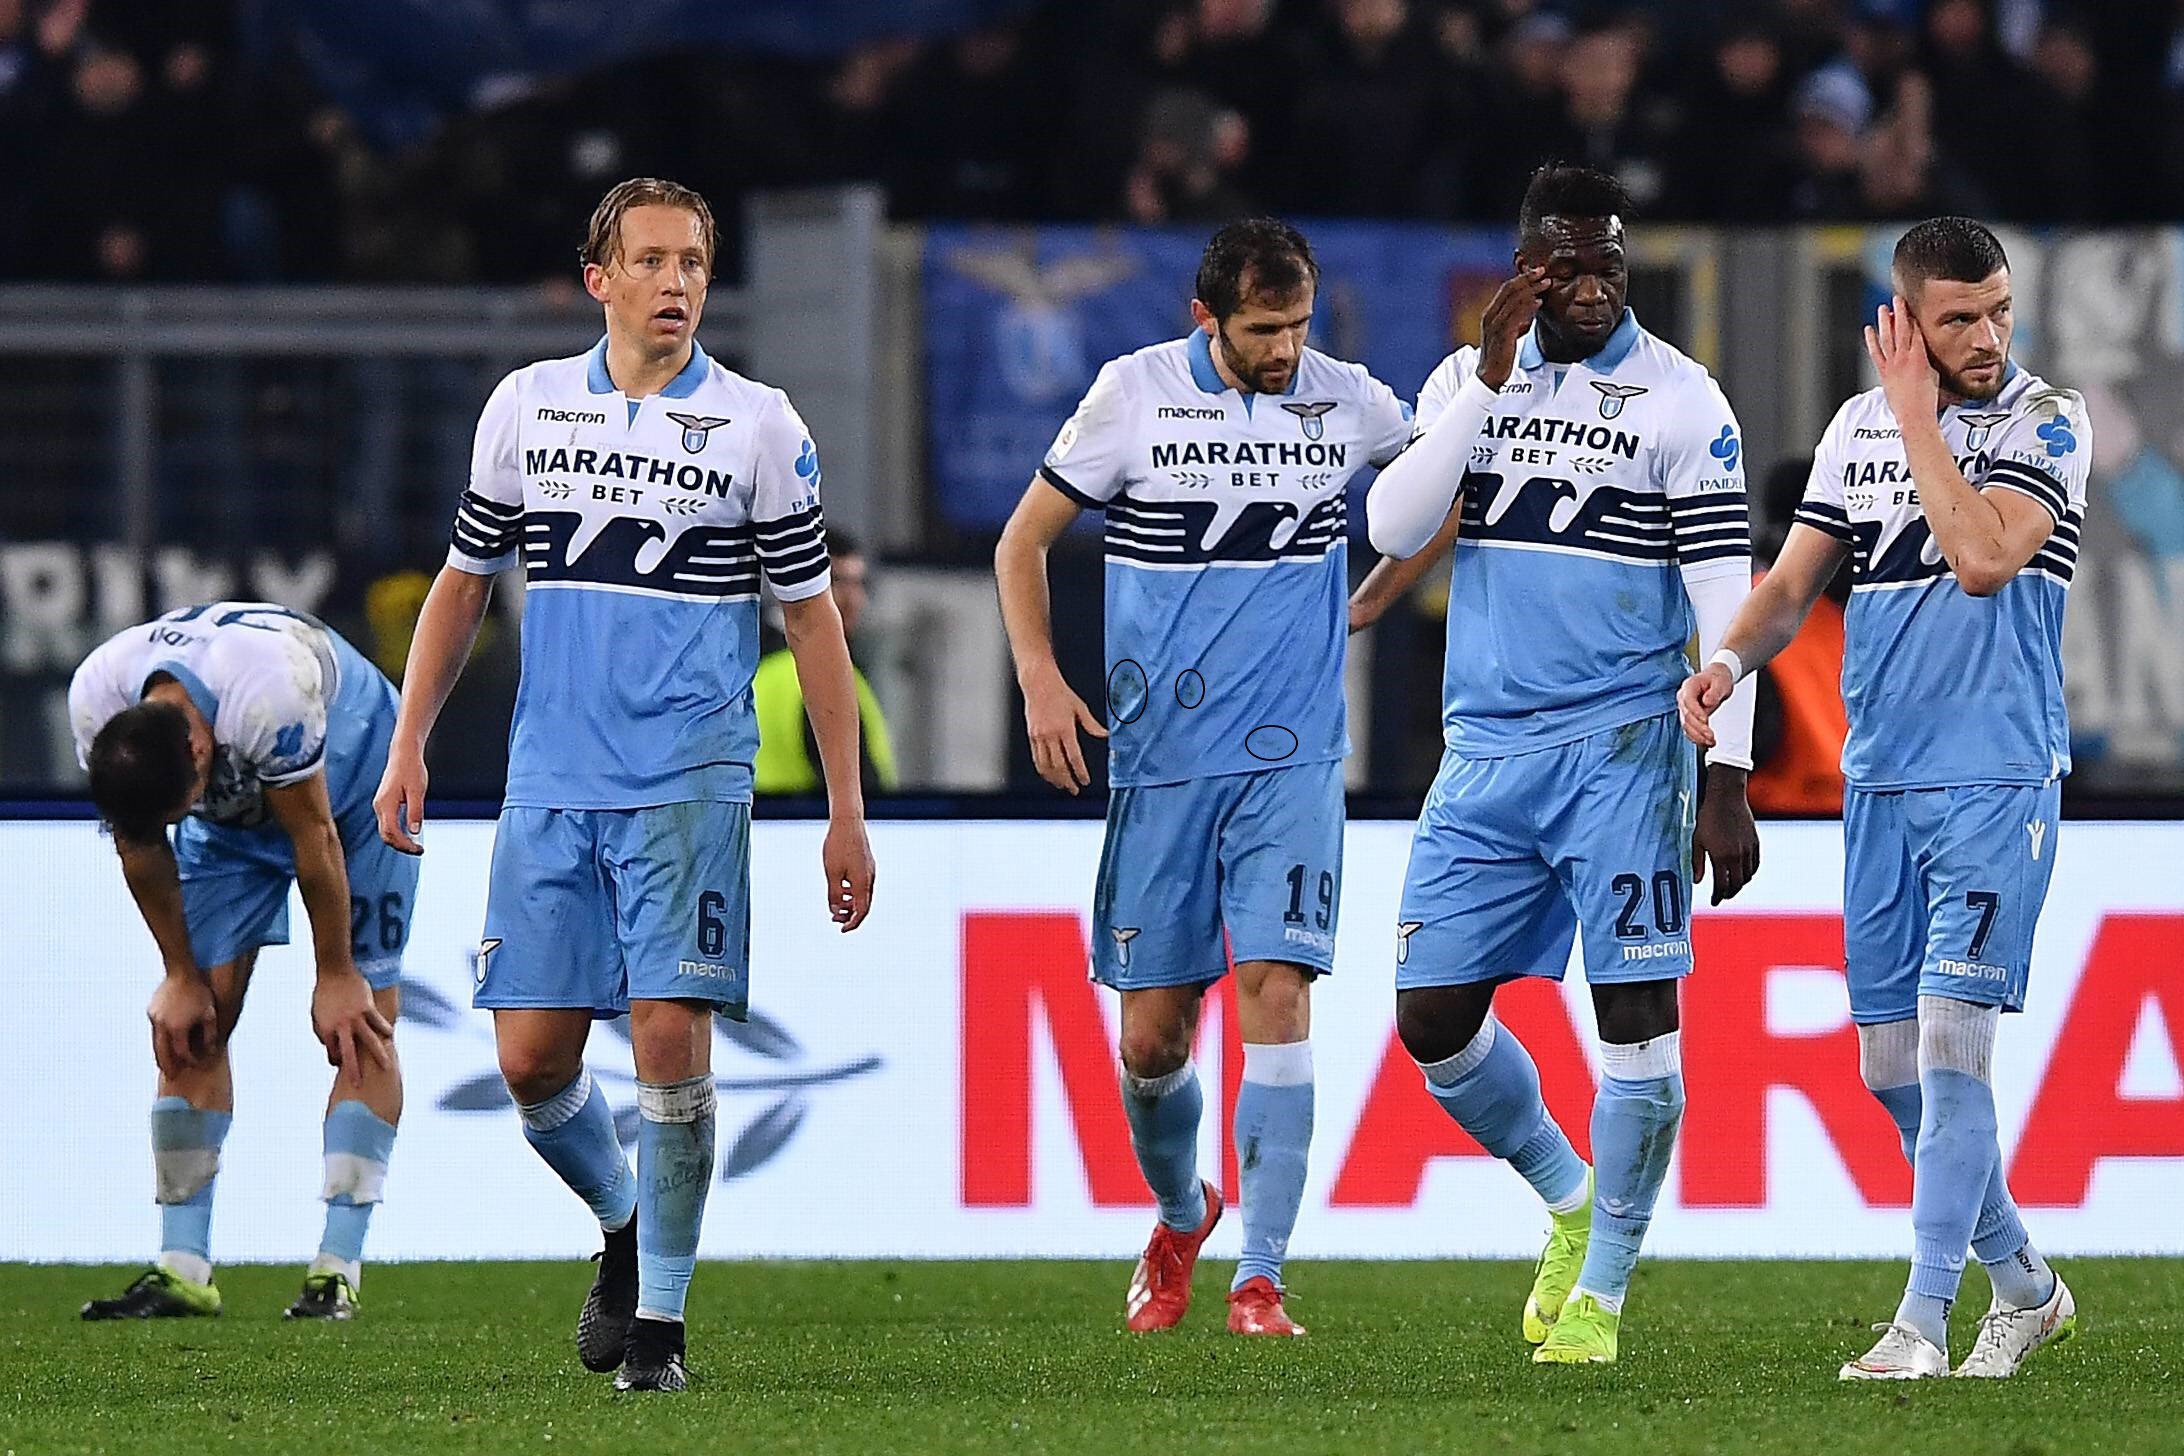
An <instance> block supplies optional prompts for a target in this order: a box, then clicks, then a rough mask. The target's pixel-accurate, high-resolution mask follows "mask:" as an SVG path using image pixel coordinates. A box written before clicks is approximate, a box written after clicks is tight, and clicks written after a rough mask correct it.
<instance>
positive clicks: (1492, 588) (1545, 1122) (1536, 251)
mask: <svg viewBox="0 0 2184 1456" xmlns="http://www.w3.org/2000/svg"><path fill="white" fill-rule="evenodd" d="M1625 211H1627V204H1626V201H1625V198H1624V196H1623V192H1622V189H1621V188H1620V187H1619V186H1618V185H1617V183H1616V182H1615V180H1614V179H1613V178H1612V177H1608V176H1605V175H1603V174H1601V173H1599V172H1595V171H1591V170H1589V169H1585V168H1581V167H1569V166H1559V165H1556V166H1548V167H1543V168H1541V169H1540V170H1539V171H1538V172H1536V173H1534V174H1533V177H1532V181H1531V185H1530V187H1529V189H1528V190H1527V191H1526V193H1525V198H1524V205H1523V211H1522V214H1521V217H1520V219H1519V224H1518V242H1517V252H1516V265H1517V274H1516V276H1515V277H1513V278H1511V279H1510V280H1509V281H1508V282H1506V283H1504V284H1503V285H1502V286H1501V288H1500V289H1499V290H1498V291H1497V292H1496V294H1495V295H1494V298H1493V301H1492V302H1491V304H1490V305H1489V306H1488V308H1487V310H1486V316H1485V320H1484V333H1483V347H1480V348H1469V347H1467V348H1464V349H1460V350H1458V351H1457V352H1456V353H1455V354H1454V355H1452V356H1450V357H1449V358H1448V359H1447V360H1445V361H1443V362H1442V364H1441V366H1440V367H1439V368H1438V369H1436V370H1435V371H1434V372H1433V375H1432V377H1431V378H1430V379H1428V380H1427V381H1426V386H1425V388H1424V389H1423V390H1422V391H1421V392H1420V395H1419V400H1418V437H1417V439H1416V440H1415V441H1414V442H1413V443H1412V445H1411V447H1410V449H1409V450H1408V451H1406V452H1405V453H1404V454H1403V456H1402V457H1401V458H1400V459H1398V460H1397V461H1396V462H1395V463H1394V464H1393V465H1392V466H1390V467H1389V468H1388V470H1387V471H1386V472H1384V473H1383V474H1382V475H1381V477H1380V479H1379V481H1378V482H1377V483H1376V484H1375V485H1374V486H1373V489H1372V492H1371V493H1370V494H1369V495H1368V496H1367V497H1366V513H1367V519H1368V524H1369V527H1370V530H1371V535H1372V542H1373V545H1374V546H1375V547H1376V548H1378V549H1379V550H1380V551H1381V552H1382V553H1383V554H1384V555H1386V556H1388V557H1390V558H1394V559H1393V560H1390V561H1384V562H1382V563H1381V564H1380V565H1379V566H1377V567H1375V568H1374V571H1373V574H1372V576H1370V577H1368V578H1367V580H1366V582H1365V584H1364V585H1363V586H1361V587H1360V588H1359V598H1360V602H1359V605H1360V607H1361V608H1365V609H1366V610H1364V611H1363V612H1362V613H1361V616H1362V617H1364V618H1365V619H1369V618H1370V615H1371V611H1370V607H1371V605H1372V604H1373V603H1385V602H1386V601H1387V600H1389V599H1390V598H1392V596H1394V595H1395V594H1396V593H1397V592H1399V591H1400V590H1402V589H1405V588H1407V586H1408V585H1409V583H1410V582H1413V581H1415V580H1416V579H1417V578H1418V577H1419V576H1420V575H1421V574H1423V572H1424V570H1425V569H1426V566H1427V564H1428V563H1430V562H1431V561H1432V560H1433V559H1434V557H1436V556H1437V555H1438V554H1439V552H1440V551H1441V549H1442V548H1443V547H1444V546H1446V545H1447V544H1448V543H1449V542H1450V541H1453V542H1454V545H1455V564H1454V567H1453V570H1452V572H1451V576H1450V582H1449V605H1448V653H1447V657H1448V662H1447V668H1446V685H1445V692H1446V699H1447V709H1446V712H1445V714H1444V718H1443V730H1444V732H1443V736H1444V739H1445V741H1446V745H1447V752H1446V754H1445V756H1444V757H1443V759H1442V761H1441V768H1440V772H1439V774H1438V776H1437V777H1436V778H1435V780H1434V784H1433V788H1432V791H1431V792H1430V793H1429V794H1428V795H1427V797H1426V802H1425V807H1424V811H1423V812H1422V813H1421V814H1420V816H1419V820H1418V828H1417V832H1416V834H1415V835H1414V837H1413V839H1412V841H1411V854H1410V867H1409V870H1408V872H1407V874H1406V877H1405V880H1404V885H1403V897H1402V908H1401V913H1400V915H1399V917H1398V918H1399V922H1400V923H1399V925H1398V927H1397V941H1396V981H1395V984H1396V1026H1397V1031H1398V1034H1399V1035H1401V1037H1402V1039H1403V1045H1404V1047H1405V1049H1406V1050H1408V1051H1409V1052H1410V1054H1411V1056H1412V1057H1413V1058H1414V1059H1416V1061H1417V1062H1418V1064H1419V1067H1420V1069H1421V1070H1422V1071H1423V1072H1424V1074H1425V1078H1426V1085H1427V1090H1428V1091H1429V1092H1431V1093H1432V1094H1433V1097H1434V1099H1435V1100H1436V1101H1438V1102H1439V1103H1440V1104H1441V1106H1442V1108H1443V1109H1444V1110H1445V1111H1446V1112H1447V1113H1448V1115H1449V1116H1450V1117H1452V1118H1454V1119H1455V1120H1456V1121H1457V1123H1459V1124H1460V1125H1461V1126H1462V1127H1463V1128H1464V1130H1465V1131H1466V1132H1468V1133H1470V1134H1471V1135H1472V1136H1473V1137H1475V1138H1477V1139H1478V1140H1479V1142H1480V1143H1481V1145H1483V1146H1484V1147H1485V1148H1486V1149H1487V1150H1488V1151H1489V1152H1491V1153H1493V1154H1495V1155H1496V1156H1498V1157H1501V1158H1504V1159H1507V1160H1508V1162H1509V1163H1510V1165H1511V1166H1512V1167H1514V1168H1515V1169H1516V1170H1517V1171H1518V1173H1520V1174H1522V1175H1523V1176H1524V1178H1525V1179H1526V1180H1527V1181H1528V1182H1529V1183H1530V1184H1531V1185H1532V1187H1533V1188H1534V1189H1535V1190H1536V1191H1537V1192H1538V1193H1539V1195H1540V1197H1541V1198H1542V1199H1543V1200H1545V1202H1546V1204H1547V1207H1548V1209H1549V1210H1550V1211H1551V1213H1552V1215H1553V1231H1552V1233H1551V1235H1550V1236H1549V1239H1548V1243H1547V1248H1546V1251H1545V1252H1544V1253H1543V1254H1542V1256H1541V1258H1540V1264H1539V1269H1538V1272H1537V1274H1536V1276H1535V1278H1534V1282H1533V1285H1532V1290H1531V1294H1530V1296H1529V1298H1528V1299H1527V1300H1526V1303H1525V1309H1524V1320H1523V1330H1524V1337H1525V1339H1526V1340H1527V1341H1529V1342H1531V1343H1533V1344H1535V1345H1538V1346H1539V1349H1538V1351H1537V1352H1536V1353H1535V1355H1534V1359H1536V1360H1538V1361H1541V1362H1544V1363H1576V1362H1596V1363H1604V1362H1612V1361H1613V1360H1614V1359H1615V1357H1616V1349H1617V1338H1618V1331H1619V1327H1620V1324H1621V1320H1622V1311H1623V1299H1624V1295H1625V1293H1626V1291H1627V1289H1628V1286H1629V1282H1630V1275H1631V1269H1632V1266H1633V1265H1634V1264H1635V1263H1636V1262H1637V1258H1638V1248H1639V1244H1640V1242H1641V1241H1642V1240H1643V1239H1644V1237H1645V1231H1646V1226H1647V1224H1648V1223H1649V1222H1650V1221H1651V1219H1652V1215H1653V1205H1654V1200H1655V1199H1656V1198H1657V1197H1658V1195H1659V1193H1660V1189H1661V1182H1662V1179H1663V1178H1664V1177H1665V1176H1666V1174H1667V1171H1668V1159H1669V1154H1670V1151H1671V1149H1672V1148H1673V1147H1674V1145H1675V1140H1676V1130H1677V1127H1678V1124H1679V1123H1680V1122H1681V1120H1682V1115H1683V1101H1684V1095H1683V1076H1682V1059H1681V1058H1682V1053H1681V1047H1680V1033H1679V1030H1678V1028H1679V1026H1680V1021H1679V1019H1678V1005H1677V995H1678V982H1679V980H1680V979H1681V978H1682V977H1683V976H1685V975H1687V974H1689V973H1690V971H1691V938H1690V931H1689V916H1688V908H1689V905H1690V898H1691V884H1692V880H1693V879H1694V878H1695V877H1696V876H1697V874H1698V873H1699V871H1700V868H1701V862H1702V861H1703V860H1706V859H1711V860H1712V863H1713V874H1714V900H1715V903H1717V904H1718V903H1720V902H1721V901H1722V900H1724V899H1726V898H1728V897H1730V896H1732V895H1734V894H1736V893H1737V891H1739V890H1741V889H1742V888H1743V887H1744V884H1745V882H1746V881H1747V880H1749V879H1750V878H1751V875H1752V873H1753V871H1754V870H1755V869H1756V868H1757V865H1758V853H1759V843H1758V834H1757V831H1756V830H1755V829H1754V827H1753V824H1752V815H1751V810H1750V808H1749V807H1748V806H1747V805H1746V803H1745V797H1744V781H1745V775H1746V772H1747V771H1748V770H1749V769H1750V767H1751V721H1752V720H1751V693H1750V691H1749V690H1746V691H1745V692H1742V693H1739V694H1737V695H1736V696H1735V698H1734V699H1733V700H1732V701H1731V711H1730V713H1729V714H1728V715H1726V716H1727V717H1728V718H1729V719H1733V720H1734V721H1733V726H1732V725H1731V724H1730V723H1726V722H1725V725H1724V731H1723V734H1722V742H1721V743H1720V744H1719V745H1718V746H1717V747H1716V748H1715V749H1714V751H1713V753H1712V754H1711V755H1710V758H1711V762H1710V766H1709V768H1708V770H1707V783H1706V793H1705V796H1704V798H1703V799H1702V800H1700V801H1699V802H1698V803H1697V804H1696V805H1695V804H1694V802H1693V800H1694V797H1695V796H1696V791H1697V789H1698V784H1697V783H1696V782H1695V774H1696V764H1695V763H1694V762H1693V759H1694V755H1693V753H1692V751H1691V749H1690V747H1689V746H1688V745H1687V744H1685V743H1684V741H1683V739H1682V736H1681V735H1680V734H1679V733H1678V732H1677V731H1676V717H1675V705H1676V689H1677V685H1678V684H1679V683H1681V682H1682V680H1683V677H1684V675H1685V673H1686V672H1688V671H1689V663H1688V659H1687V658H1686V657H1685V647H1686V644H1687V643H1688V642H1689V641H1690V639H1691V636H1692V633H1693V630H1694V627H1695V628H1696V630H1697V634H1698V638H1699V643H1700V646H1701V649H1702V651H1704V652H1705V653H1707V654H1711V653H1712V652H1713V650H1714V648H1715V646H1716V645H1717V644H1718V643H1719V641H1720V639H1721V634H1722V632H1723V631H1724V630H1725V629H1726V628H1727V627H1728V624H1729V619H1730V617H1731V616H1733V615H1734V614H1735V612H1736V609H1737V606H1738V604H1739V603H1740V602H1742V601H1743V599H1744V597H1745V594H1746V592H1747V591H1748V590H1749V584H1750V581H1751V575H1752V571H1751V546H1750V537H1749V527H1748V524H1747V519H1746V510H1745V498H1744V474H1743V468H1742V459H1741V455H1742V451H1741V449H1740V447H1739V440H1738V433H1737V422H1736V418H1735V416H1734V415H1732V414H1731V413H1730V410H1729V403H1728V401H1727V400H1725V399H1723V398H1722V394H1721V390H1720V389H1719V388H1717V387H1716V386H1715V384H1714V381H1713V380H1712V379H1711V378H1709V377H1708V375H1707V373H1706V371H1705V370H1704V369H1703V368H1701V367H1700V366H1699V365H1698V364H1696V363H1694V362H1693V361H1692V360H1690V359H1688V358H1686V357H1685V356H1684V355H1682V354H1680V353H1678V352H1677V351H1676V350H1675V349H1673V348H1671V347H1670V346H1669V345H1667V344H1666V343H1663V342H1662V341H1661V340H1660V339H1658V338H1655V337H1654V336H1653V335H1652V334H1649V333H1647V332H1646V331H1645V330H1644V329H1642V328H1640V327H1639V324H1638V320H1637V318H1636V317H1635V316H1634V315H1633V314H1632V313H1631V312H1630V310H1629V309H1627V308H1626V307H1625V306H1624V301H1623V300H1624V294H1625V288H1626V281H1627V275H1626V273H1625V264H1624V252H1623V214H1624V212H1625ZM1694 808H1696V810H1697V815H1696V824H1695V826H1694V819H1693V811H1694ZM1579 926H1582V927H1583V931H1584V953H1585V978H1586V980H1587V982H1588V983H1590V985H1591V988H1592V999H1593V1008H1594V1010H1595V1012H1596V1013H1597V1017H1598V1022H1599V1032H1600V1056H1601V1062H1602V1068H1603V1072H1604V1074H1605V1075H1604V1076H1603V1079H1602V1081H1601V1084H1600V1088H1599V1091H1598V1094H1597V1095H1596V1097H1595V1099H1594V1102H1593V1117H1592V1146H1593V1157H1594V1159H1595V1167H1594V1169H1592V1170H1588V1169H1587V1168H1586V1167H1585V1165H1584V1164H1583V1163H1582V1162H1581V1161H1580V1160H1579V1159H1578V1156H1577V1154H1576V1153H1575V1152H1574V1151H1573V1150H1572V1148H1571V1146H1570V1142H1569V1139H1568V1138H1567V1137H1566V1136H1564V1134H1563V1132H1562V1130H1561V1129H1560V1128H1559V1127H1557V1126H1556V1125H1555V1122H1554V1120H1553V1119H1552V1118H1551V1117H1549V1116H1548V1114H1547V1109H1546V1107H1545V1105H1544V1104H1543V1103H1542V1101H1541V1099H1540V1085H1539V1072H1538V1070H1537V1068H1536V1067H1535V1066H1534V1065H1533V1062H1532V1059H1531V1057H1530V1055H1529V1054H1528V1053H1527V1052H1526V1051H1525V1049H1524V1048H1523V1046H1522V1045H1520V1044H1519V1043H1518V1041H1517V1039H1516V1037H1515V1036H1513V1035H1512V1034H1511V1033H1510V1031H1509V1029H1508V1028H1507V1027H1505V1026H1501V1025H1499V1024H1497V1023H1496V1022H1495V1020H1494V1019H1493V1016H1492V1009H1493V1000H1494V991H1495V988H1496V987H1497V986H1499V985H1500V984H1501V983H1503V982H1504V981H1508V980H1512V979H1514V978H1516V977H1520V976H1548V977H1553V978H1555V979H1560V978H1561V976H1562V973H1563V968H1564V965H1565V963H1566V962H1567V961H1568V959H1569V956H1570V940H1571V934H1572V931H1573V930H1574V929H1575V928H1577V927H1579ZM1595 1174H1597V1179H1598V1181H1597V1186H1595V1182H1594V1175H1595Z"/></svg>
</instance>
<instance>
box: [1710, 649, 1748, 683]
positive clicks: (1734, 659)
mask: <svg viewBox="0 0 2184 1456" xmlns="http://www.w3.org/2000/svg"><path fill="white" fill-rule="evenodd" d="M1706 665H1707V666H1708V667H1726V668H1728V669H1729V685H1730V686H1731V687H1735V686H1736V685H1737V684H1738V683H1740V682H1743V681H1744V659H1743V658H1741V657H1739V656H1737V655H1736V654H1735V653H1734V652H1731V651H1730V650H1729V649H1728V648H1726V647H1724V648H1722V649H1721V650H1720V651H1719V652H1716V653H1715V654H1714V655H1713V656H1712V657H1709V658H1708V659H1706Z"/></svg>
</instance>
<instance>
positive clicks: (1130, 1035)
mask: <svg viewBox="0 0 2184 1456" xmlns="http://www.w3.org/2000/svg"><path fill="white" fill-rule="evenodd" d="M1121 1054H1122V1068H1123V1070H1124V1071H1126V1072H1128V1073H1129V1074H1130V1075H1131V1076H1133V1077H1136V1078H1137V1079H1138V1080H1140V1081H1147V1082H1149V1081H1151V1080H1152V1079H1153V1078H1155V1077H1165V1076H1167V1075H1168V1074H1169V1073H1170V1072H1173V1071H1177V1070H1178V1069H1180V1068H1181V1067H1182V1065H1183V1064H1184V1063H1185V1062H1187V1061H1189V1060H1190V1056H1191V1038H1190V1031H1189V1029H1188V1028H1187V1027H1182V1026H1170V1025H1146V1024H1142V1023H1141V1024H1138V1025H1134V1026H1129V1027H1125V1028H1124V1029H1123V1033H1122V1044H1121Z"/></svg>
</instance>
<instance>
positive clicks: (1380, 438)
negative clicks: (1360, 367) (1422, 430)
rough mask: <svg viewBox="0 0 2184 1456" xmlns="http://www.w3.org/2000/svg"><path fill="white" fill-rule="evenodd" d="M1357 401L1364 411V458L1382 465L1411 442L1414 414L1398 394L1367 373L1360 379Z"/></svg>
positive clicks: (1373, 463) (1375, 464)
mask: <svg viewBox="0 0 2184 1456" xmlns="http://www.w3.org/2000/svg"><path fill="white" fill-rule="evenodd" d="M1360 372H1362V371H1360ZM1358 402H1359V404H1361V405H1362V406H1363V407H1364V410H1365V430H1364V435H1365V440H1366V444H1367V445H1368V447H1369V448H1368V449H1367V450H1366V452H1365V458H1366V460H1367V461H1368V462H1369V463H1370V464H1372V465H1374V466H1381V465H1386V464H1387V463H1388V462H1389V461H1390V460H1393V459H1394V458H1395V457H1396V456H1398V455H1400V454H1402V453H1403V447H1404V446H1406V445H1408V444H1409V443H1410V442H1411V421H1412V416H1413V414H1414V411H1413V410H1412V409H1411V407H1410V406H1409V405H1408V404H1406V403H1404V401H1403V398H1402V396H1401V395H1399V394H1397V393H1396V392H1395V391H1394V390H1392V389H1390V388H1388V386H1387V385H1385V384H1382V383H1381V382H1380V381H1379V380H1377V379H1375V378H1373V377H1372V376H1371V375H1370V374H1367V375H1365V377H1364V397H1363V398H1362V399H1361V400H1359V401H1358Z"/></svg>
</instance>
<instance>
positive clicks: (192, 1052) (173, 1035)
mask: <svg viewBox="0 0 2184 1456" xmlns="http://www.w3.org/2000/svg"><path fill="white" fill-rule="evenodd" d="M144 1014H145V1015H146V1016H147V1017H149V1018H150V1019H151V1023H152V1058H153V1060H155V1061H157V1062H158V1063H159V1070H160V1071H161V1072H163V1073H165V1074H166V1075H167V1076H169V1077H172V1076H176V1075H177V1074H179V1073H181V1072H185V1071H187V1070H189V1069H190V1068H192V1067H194V1066H196V1065H197V1064H198V1063H200V1062H202V1061H204V1060H205V1059H206V1058H208V1057H210V1056H211V1055H212V1047H213V1042H214V1041H215V1040H216V1039H217V1038H218V1036H219V1034H220V1014H219V1011H218V1009H217V1008H216V1007H215V1006H214V1005H213V1000H212V983H211V982H210V981H207V980H206V979H205V978H204V977H203V976H200V975H198V974H197V972H195V971H194V970H193V971H189V972H187V973H184V974H175V973H169V974H168V975H167V976H166V978H165V979H163V980H162V981H160V983H159V989H158V990H156V991H154V992H152V1004H151V1005H150V1006H148V1007H146V1008H145V1011H144Z"/></svg>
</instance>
